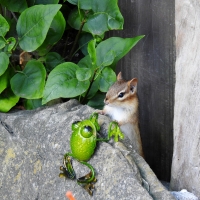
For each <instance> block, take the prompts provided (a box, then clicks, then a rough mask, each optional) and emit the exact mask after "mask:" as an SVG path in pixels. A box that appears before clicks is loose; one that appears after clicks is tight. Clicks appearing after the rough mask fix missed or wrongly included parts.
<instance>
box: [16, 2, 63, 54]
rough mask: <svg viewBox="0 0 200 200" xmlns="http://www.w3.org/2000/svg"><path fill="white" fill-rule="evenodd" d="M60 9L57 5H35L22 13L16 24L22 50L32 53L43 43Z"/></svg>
mask: <svg viewBox="0 0 200 200" xmlns="http://www.w3.org/2000/svg"><path fill="white" fill-rule="evenodd" d="M60 8H61V5H58V4H50V5H35V6H32V7H30V8H28V9H26V10H25V11H23V12H22V14H21V15H20V17H19V19H18V22H17V33H18V36H19V45H20V47H21V48H22V49H23V50H25V51H28V52H30V51H34V50H36V49H37V48H38V47H39V46H40V45H41V44H42V43H43V42H44V40H45V38H46V35H47V32H48V30H49V27H50V25H51V23H52V21H53V18H54V16H55V15H56V14H57V12H58V11H59V9H60Z"/></svg>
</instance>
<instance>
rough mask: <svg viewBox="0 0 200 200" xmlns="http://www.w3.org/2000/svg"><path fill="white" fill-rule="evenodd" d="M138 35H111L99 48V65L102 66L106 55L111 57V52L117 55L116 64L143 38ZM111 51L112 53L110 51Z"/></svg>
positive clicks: (97, 49) (97, 50) (114, 62)
mask: <svg viewBox="0 0 200 200" xmlns="http://www.w3.org/2000/svg"><path fill="white" fill-rule="evenodd" d="M143 37H144V35H142V36H137V37H134V38H125V39H124V38H120V37H111V38H109V39H107V40H104V41H103V42H101V43H100V44H99V45H98V46H97V48H96V52H97V66H101V65H102V63H104V61H105V57H109V54H110V55H111V57H112V55H115V59H114V61H113V65H115V64H116V63H117V62H118V61H119V60H120V59H121V58H122V57H123V56H125V55H126V54H127V53H128V52H129V51H130V50H131V49H132V48H133V47H134V46H135V45H136V44H137V43H138V42H139V41H140V40H141V39H142V38H143ZM108 52H111V53H108Z"/></svg>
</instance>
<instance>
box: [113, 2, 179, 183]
mask: <svg viewBox="0 0 200 200" xmlns="http://www.w3.org/2000/svg"><path fill="white" fill-rule="evenodd" d="M119 6H120V9H121V11H122V14H123V16H124V20H125V24H124V30H122V31H115V32H112V33H111V34H110V36H120V37H134V36H138V35H145V38H143V39H142V41H140V42H139V43H138V44H137V45H136V46H135V47H134V49H133V50H132V51H131V52H130V53H129V54H128V55H126V57H124V58H123V59H122V60H121V61H120V62H119V63H118V65H117V72H119V71H122V73H123V75H124V78H126V79H130V78H132V77H137V78H138V80H139V82H138V94H139V102H140V106H139V109H140V131H141V137H142V141H143V147H144V153H145V157H146V161H147V162H148V163H149V165H150V167H151V168H152V169H153V171H154V172H155V173H156V175H157V176H158V178H159V179H162V180H166V181H169V179H170V171H171V161H172V153H173V105H174V84H175V77H174V75H175V73H174V71H175V69H174V66H175V43H174V42H175V19H174V18H175V16H174V15H175V12H174V11H175V2H174V0H168V1H165V0H119Z"/></svg>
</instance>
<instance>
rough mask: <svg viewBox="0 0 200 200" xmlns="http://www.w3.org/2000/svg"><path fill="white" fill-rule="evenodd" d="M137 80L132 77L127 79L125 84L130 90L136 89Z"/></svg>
mask: <svg viewBox="0 0 200 200" xmlns="http://www.w3.org/2000/svg"><path fill="white" fill-rule="evenodd" d="M137 82H138V79H137V78H133V79H131V80H130V81H128V83H127V84H128V86H129V88H130V90H131V91H132V92H134V91H137Z"/></svg>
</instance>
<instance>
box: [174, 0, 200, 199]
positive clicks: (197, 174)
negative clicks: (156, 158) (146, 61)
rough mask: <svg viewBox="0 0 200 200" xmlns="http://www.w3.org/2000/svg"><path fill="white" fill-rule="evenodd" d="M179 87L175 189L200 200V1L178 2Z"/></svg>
mask: <svg viewBox="0 0 200 200" xmlns="http://www.w3.org/2000/svg"><path fill="white" fill-rule="evenodd" d="M175 2H176V7H175V11H176V12H175V13H176V50H177V51H176V53H177V55H176V56H177V59H176V86H175V106H174V153H173V161H172V172H171V184H170V187H171V189H172V190H175V191H180V190H182V189H187V191H188V192H191V193H193V194H194V195H196V196H197V197H198V198H199V199H200V104H199V103H200V92H199V88H200V69H199V63H200V56H197V55H199V54H200V48H199V45H197V43H199V38H200V2H199V1H194V0H176V1H175Z"/></svg>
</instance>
